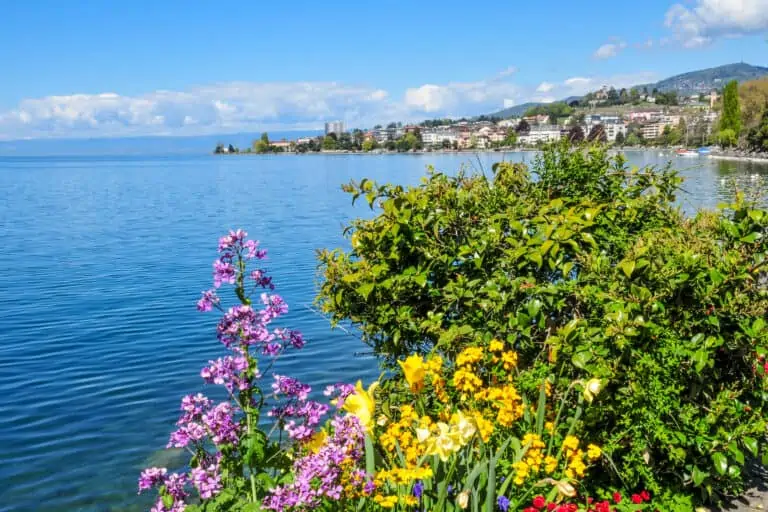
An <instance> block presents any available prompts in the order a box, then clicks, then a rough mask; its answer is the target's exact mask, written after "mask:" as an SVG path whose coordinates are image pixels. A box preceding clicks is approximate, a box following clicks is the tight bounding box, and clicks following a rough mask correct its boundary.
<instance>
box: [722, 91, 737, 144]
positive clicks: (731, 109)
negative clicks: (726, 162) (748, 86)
mask: <svg viewBox="0 0 768 512" xmlns="http://www.w3.org/2000/svg"><path fill="white" fill-rule="evenodd" d="M725 130H731V131H732V132H733V134H734V136H735V137H736V139H738V138H739V134H740V133H741V109H740V107H739V84H738V82H737V81H736V80H731V81H730V82H728V83H727V84H726V86H725V89H723V112H722V113H721V115H720V131H721V132H723V131H725Z"/></svg>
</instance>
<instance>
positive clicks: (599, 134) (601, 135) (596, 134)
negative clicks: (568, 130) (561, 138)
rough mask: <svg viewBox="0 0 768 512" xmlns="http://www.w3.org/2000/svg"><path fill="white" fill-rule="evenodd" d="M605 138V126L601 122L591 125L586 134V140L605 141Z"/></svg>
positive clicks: (606, 136)
mask: <svg viewBox="0 0 768 512" xmlns="http://www.w3.org/2000/svg"><path fill="white" fill-rule="evenodd" d="M607 140H608V135H607V134H606V133H605V126H603V125H602V124H596V125H595V126H593V127H592V129H591V130H590V131H589V135H588V136H587V141H588V142H606V141H607Z"/></svg>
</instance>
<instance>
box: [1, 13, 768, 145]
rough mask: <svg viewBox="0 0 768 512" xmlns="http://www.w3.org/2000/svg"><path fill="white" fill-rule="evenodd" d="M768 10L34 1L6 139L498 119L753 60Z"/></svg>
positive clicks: (5, 80) (4, 31) (13, 44)
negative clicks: (512, 108) (528, 106)
mask: <svg viewBox="0 0 768 512" xmlns="http://www.w3.org/2000/svg"><path fill="white" fill-rule="evenodd" d="M767 34H768V0H681V1H680V2H674V1H668V0H647V1H645V2H642V3H638V2H622V1H618V0H613V1H605V2H604V1H590V2H573V1H565V0H550V1H538V2H518V1H514V0H506V1H504V2H496V1H486V2H470V1H462V2H459V1H453V0H442V1H440V2H436V1H431V0H423V1H420V2H412V1H411V2H405V1H399V0H394V1H390V2H383V3H382V2H378V3H377V2H318V1H316V0H315V1H311V2H310V1H302V0H297V1H292V2H272V3H264V2H256V1H253V0H248V1H232V2H203V1H197V0H187V1H185V2H181V1H171V0H165V1H158V0H155V1H152V2H150V1H140V0H132V1H123V0H111V1H109V2H104V1H97V0H93V1H88V2H86V1H66V2H65V1H64V0H57V1H54V0H50V1H42V0H25V1H24V2H12V3H8V4H7V5H4V9H3V15H2V17H0V64H2V69H3V72H2V75H0V76H2V80H0V139H14V138H42V137H93V136H97V137H100V136H124V135H153V134H159V135H170V134H173V135H197V134H207V133H225V132H235V131H259V130H262V129H269V130H275V129H279V130H286V129H312V128H317V127H319V126H321V125H322V122H323V121H325V120H329V119H336V118H340V119H344V120H346V121H347V123H348V125H350V126H370V125H372V124H375V123H376V122H387V121H390V120H410V119H424V118H431V117H436V116H443V115H453V116H460V115H473V114H480V113H487V112H492V111H494V110H498V109H500V108H503V107H504V106H505V105H506V106H509V105H512V104H519V103H523V102H526V101H531V100H536V101H551V100H553V99H560V98H562V97H565V96H568V95H570V94H582V93H584V92H586V91H588V90H591V89H595V88H597V87H600V86H601V85H603V84H609V85H616V86H629V85H632V84H635V83H640V82H647V81H654V80H657V79H660V78H664V77H666V76H669V75H673V74H677V73H680V72H684V71H688V70H692V69H699V68H702V67H710V66H717V65H721V64H726V63H731V62H737V61H740V60H743V61H745V62H749V63H751V64H756V65H768V43H767V42H766V35H767Z"/></svg>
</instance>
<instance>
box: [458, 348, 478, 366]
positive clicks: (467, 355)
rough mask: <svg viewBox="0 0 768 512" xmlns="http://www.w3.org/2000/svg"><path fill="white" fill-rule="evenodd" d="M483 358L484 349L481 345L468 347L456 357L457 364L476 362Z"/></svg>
mask: <svg viewBox="0 0 768 512" xmlns="http://www.w3.org/2000/svg"><path fill="white" fill-rule="evenodd" d="M482 359H483V349H482V348H480V347H467V348H465V349H464V350H462V351H461V353H460V354H459V355H458V356H457V357H456V365H457V366H466V365H471V364H475V363H477V362H478V361H480V360H482Z"/></svg>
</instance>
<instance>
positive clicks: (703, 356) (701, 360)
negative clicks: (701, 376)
mask: <svg viewBox="0 0 768 512" xmlns="http://www.w3.org/2000/svg"><path fill="white" fill-rule="evenodd" d="M691 361H692V362H693V365H694V368H695V369H696V373H701V370H703V369H704V367H705V366H706V365H707V362H708V361H709V358H708V357H707V353H706V352H705V351H703V350H697V351H696V352H694V353H693V357H691Z"/></svg>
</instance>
